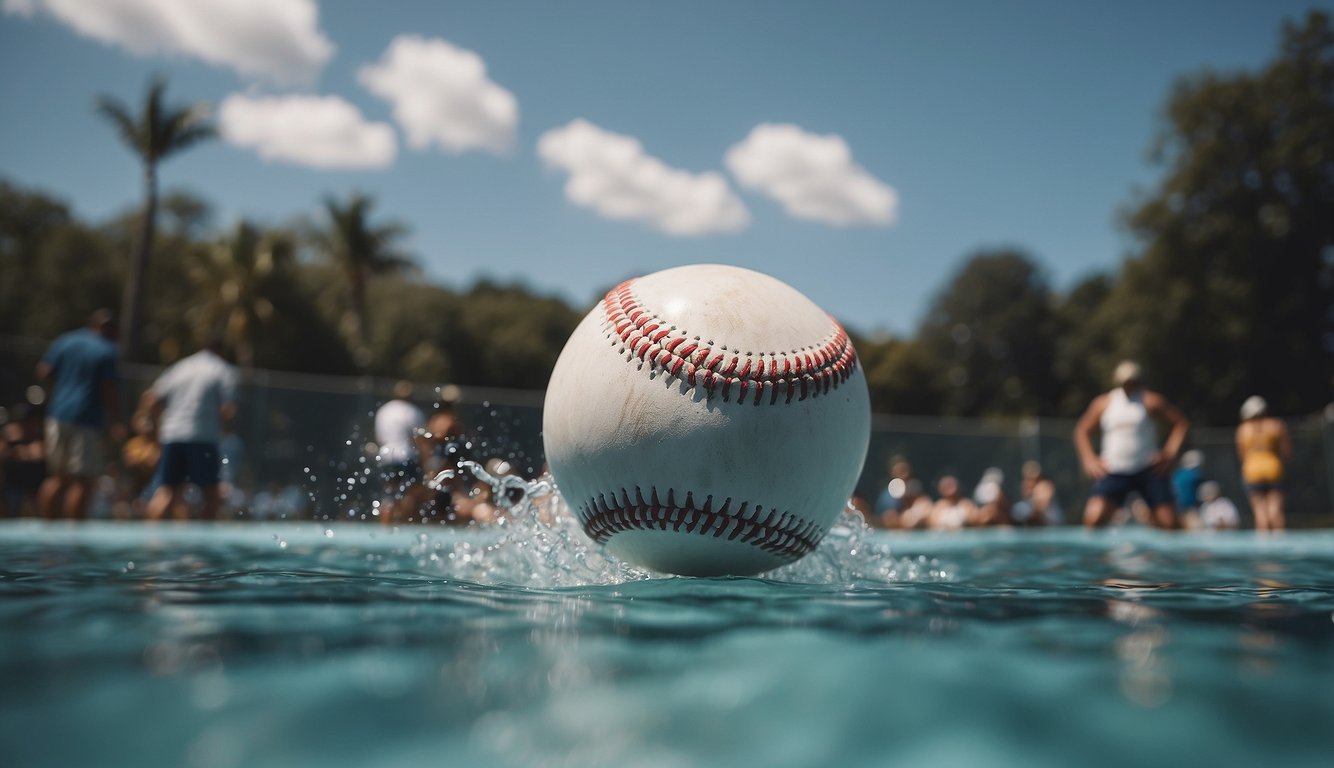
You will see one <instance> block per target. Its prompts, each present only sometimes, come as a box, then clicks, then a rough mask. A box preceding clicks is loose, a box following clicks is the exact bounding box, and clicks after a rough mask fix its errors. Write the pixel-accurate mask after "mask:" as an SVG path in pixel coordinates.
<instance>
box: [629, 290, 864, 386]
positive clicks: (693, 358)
mask: <svg viewBox="0 0 1334 768" xmlns="http://www.w3.org/2000/svg"><path fill="white" fill-rule="evenodd" d="M634 282H635V281H634V280H626V281H625V282H623V283H621V284H620V285H618V286H616V287H615V288H613V289H611V290H610V291H608V292H607V295H606V296H605V297H604V298H603V299H602V306H603V309H604V311H605V312H606V315H607V325H608V328H609V337H610V338H612V340H613V341H615V340H616V339H619V340H620V342H621V345H622V346H623V347H624V348H625V349H626V350H628V351H629V352H630V354H631V356H632V357H635V358H638V359H639V360H641V361H643V362H646V363H648V364H649V365H650V366H652V367H654V368H658V369H661V370H662V371H664V372H665V373H667V374H668V375H670V376H671V377H672V378H675V379H680V380H683V381H685V382H687V383H688V384H689V385H690V386H692V387H695V386H703V387H704V389H705V390H706V391H707V393H708V396H709V397H713V395H714V393H715V392H719V391H720V390H721V395H722V399H723V400H724V401H730V400H731V399H732V397H733V393H734V392H735V396H736V402H738V403H744V402H746V396H747V395H750V394H751V393H754V395H753V397H752V402H754V404H755V405H759V404H760V403H761V402H763V401H764V400H765V399H766V398H765V397H764V394H765V392H766V391H767V392H768V393H769V397H768V402H769V404H770V405H773V404H775V403H777V402H778V395H779V392H780V390H781V391H782V392H783V395H784V399H783V402H785V403H790V402H792V399H793V398H794V397H795V398H796V399H798V400H805V399H807V398H808V397H817V396H820V395H827V394H829V392H830V390H832V389H837V388H838V386H839V385H840V384H842V383H843V382H845V381H847V380H848V378H849V377H850V376H852V373H853V371H855V370H856V369H857V365H858V362H857V352H856V350H854V349H853V348H852V341H851V340H850V339H849V338H848V334H847V331H844V330H843V326H841V325H839V324H838V322H837V321H836V320H834V318H832V317H830V318H829V322H830V323H831V324H832V325H833V329H834V330H833V334H832V335H831V336H830V337H829V339H828V340H826V341H825V342H824V343H822V344H820V345H819V346H816V347H808V348H805V349H801V350H791V351H790V352H781V351H776V352H772V353H757V352H740V351H738V350H731V352H733V353H734V354H731V355H729V354H728V350H727V348H726V347H722V348H721V351H719V352H717V353H716V354H715V353H714V350H713V349H711V347H712V346H713V342H712V341H709V342H708V343H703V342H701V341H700V340H699V337H693V338H692V337H691V336H690V335H689V334H687V333H686V332H685V331H682V330H679V329H677V328H676V326H673V325H671V324H670V323H668V322H667V321H665V320H663V319H662V318H660V317H657V316H656V315H654V314H653V313H652V312H650V311H649V310H648V309H647V308H646V307H644V306H643V305H642V304H641V303H640V301H639V297H638V296H636V295H635V293H634V290H633V287H634ZM755 355H758V356H759V359H758V360H756V359H754V356H755ZM743 356H744V362H743ZM765 357H769V358H770V360H769V364H768V365H767V366H766V365H765V361H764V358H765ZM780 360H781V361H782V365H781V366H780V365H779V361H780ZM724 364H726V365H725V367H724Z"/></svg>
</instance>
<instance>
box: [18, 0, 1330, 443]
mask: <svg viewBox="0 0 1334 768" xmlns="http://www.w3.org/2000/svg"><path fill="white" fill-rule="evenodd" d="M97 111H98V112H99V114H101V115H102V116H103V117H105V118H106V119H107V120H108V121H109V124H110V125H111V127H113V128H114V129H115V130H116V131H117V132H118V133H119V135H120V136H121V138H122V139H123V141H124V143H125V144H126V146H127V147H128V148H130V149H131V150H132V151H133V152H135V154H136V155H137V156H138V157H139V158H140V160H141V161H142V164H143V169H144V178H145V185H144V186H145V192H144V200H143V203H142V205H140V206H139V207H138V208H137V209H136V210H134V211H132V212H128V213H125V214H123V215H120V216H116V217H113V218H112V219H111V220H110V221H105V222H99V223H88V222H83V221H79V220H78V219H77V218H76V217H75V216H74V215H73V213H72V212H71V210H70V208H69V206H68V205H66V204H65V203H64V202H62V201H61V200H59V199H56V198H54V197H52V196H49V195H47V194H45V193H43V192H42V191H39V190H35V189H28V188H23V187H21V186H19V185H17V184H15V183H13V182H9V181H4V180H0V274H2V275H3V276H4V279H3V280H0V333H3V334H8V335H22V336H32V337H40V338H51V337H54V336H55V335H57V334H59V333H61V332H63V331H65V330H69V329H70V328H72V327H76V326H78V325H80V324H81V323H82V322H83V320H84V319H85V317H86V316H87V314H88V312H89V311H91V310H92V309H94V308H96V307H100V306H109V307H121V308H122V314H123V316H124V320H125V324H126V325H127V327H126V328H125V330H124V332H123V333H124V339H123V344H124V351H125V355H126V357H127V358H128V359H132V360H136V361H141V362H149V363H166V362H170V361H172V360H174V359H176V358H178V357H180V356H181V355H182V354H185V353H188V352H189V351H191V350H192V349H193V348H194V347H195V346H196V345H197V344H198V343H199V342H200V341H201V340H202V339H203V337H204V336H205V335H208V334H211V333H217V332H221V333H222V334H223V335H224V337H225V340H226V342H227V343H228V344H229V345H230V347H231V348H232V349H233V350H234V352H235V355H236V358H237V361H238V363H239V364H241V365H242V366H254V367H260V368H271V369H279V370H292V371H302V372H313V373H329V374H358V375H373V376H381V377H408V378H412V379H417V380H422V381H440V382H444V381H451V382H456V383H458V384H462V385H485V386H495V387H521V388H541V387H544V386H545V384H546V380H547V377H548V375H549V373H550V370H551V368H552V366H553V365H554V363H555V359H556V356H557V355H558V354H559V352H560V349H561V347H562V345H563V344H564V342H565V339H566V338H567V336H568V335H569V333H570V331H572V330H573V328H574V326H575V324H576V323H577V322H578V320H579V318H580V317H581V316H582V314H583V312H584V311H586V309H587V308H586V307H571V306H570V305H569V304H567V303H566V302H565V301H563V300H561V299H559V298H556V297H552V296H544V295H540V294H539V293H537V292H535V291H533V290H532V289H530V288H529V287H527V286H525V285H524V284H522V283H521V282H515V283H511V284H499V283H496V282H494V281H489V280H483V281H479V282H477V283H476V284H474V285H472V286H471V287H469V288H467V289H452V288H448V287H444V286H440V285H434V284H431V283H430V282H429V281H426V280H425V279H424V278H423V276H422V273H421V271H420V268H419V267H418V265H417V264H416V262H415V260H414V259H413V258H412V256H411V254H408V253H406V252H405V251H404V250H403V249H402V248H401V243H402V241H403V238H404V235H405V234H406V232H407V229H406V227H405V226H404V225H403V224H402V223H401V222H397V221H395V220H393V219H392V218H383V217H381V216H380V215H379V214H378V213H377V211H376V210H375V202H374V200H373V199H372V198H370V197H368V196H365V195H362V194H359V193H357V192H351V193H348V194H345V195H343V196H330V197H328V198H326V199H324V200H323V201H320V203H319V206H318V208H317V210H316V211H315V212H314V213H313V214H312V215H311V216H310V217H308V218H306V219H305V220H303V221H299V222H294V223H287V224H282V225H272V224H260V223H257V222H253V221H241V222H238V223H236V224H235V225H233V226H231V227H230V228H227V229H221V228H219V227H217V226H215V222H214V221H213V217H212V214H211V209H210V206H209V204H208V202H207V200H206V199H204V198H203V197H201V196H199V195H196V194H193V193H189V192H184V191H171V192H168V193H166V194H165V195H161V197H159V192H158V189H157V166H158V164H159V163H160V162H162V161H163V160H165V159H167V158H169V157H171V156H172V155H173V154H175V153H177V152H181V151H185V150H187V149H188V148H189V147H190V146H192V145H194V144H196V143H198V142H199V141H204V140H208V139H209V138H210V137H211V136H212V127H211V126H210V125H208V123H207V118H206V117H205V115H206V112H205V111H204V110H201V109H199V108H197V107H195V106H186V107H179V106H172V105H169V104H167V103H166V101H165V84H164V83H163V82H161V81H156V82H154V83H153V84H152V85H151V86H150V88H149V91H148V94H147V96H146V98H145V101H144V104H143V105H142V107H141V109H139V110H138V111H134V110H131V109H130V108H128V107H126V106H125V105H123V104H119V103H116V102H114V101H113V100H110V99H102V100H100V101H99V102H98V105H97ZM1150 159H1151V161H1152V162H1153V163H1154V164H1155V165H1156V166H1157V167H1158V168H1160V170H1161V179H1160V181H1159V182H1158V184H1157V185H1156V187H1155V188H1153V189H1152V190H1150V191H1148V192H1146V193H1141V194H1139V195H1138V196H1136V197H1135V198H1134V199H1132V200H1130V201H1129V202H1128V203H1127V204H1126V205H1125V206H1124V207H1123V209H1122V210H1121V211H1120V212H1119V214H1120V217H1121V219H1122V221H1123V223H1124V226H1125V227H1126V229H1127V231H1128V232H1129V233H1130V235H1131V236H1132V239H1133V241H1134V243H1135V245H1134V247H1133V250H1132V251H1131V252H1130V253H1128V254H1127V255H1126V258H1125V260H1124V261H1123V263H1122V264H1120V265H1119V268H1118V269H1116V270H1114V271H1108V272H1106V273H1102V274H1094V275H1090V276H1088V277H1086V278H1085V279H1083V280H1082V281H1080V282H1078V283H1077V284H1075V285H1074V286H1072V287H1070V288H1069V289H1068V290H1064V291H1059V290H1056V289H1055V288H1054V287H1053V285H1052V284H1051V282H1050V278H1049V277H1048V276H1047V274H1046V272H1045V271H1044V269H1043V268H1042V266H1041V264H1040V263H1039V261H1038V260H1037V259H1036V258H1035V257H1034V256H1033V255H1032V254H1029V253H1027V252H1025V251H1023V250H1022V249H1018V248H1014V249H1002V250H983V251H979V252H976V253H973V254H969V255H968V256H967V258H966V260H965V262H964V264H963V266H962V267H961V268H960V269H959V270H958V271H957V272H955V273H954V274H953V275H950V276H949V277H948V278H947V279H946V281H945V282H944V283H943V285H942V286H941V287H940V288H939V290H938V291H937V292H936V293H935V295H934V296H933V299H932V301H931V303H930V306H929V310H928V312H927V313H926V315H925V317H923V318H922V319H921V321H920V324H919V325H918V327H917V328H916V329H915V332H914V333H912V334H911V335H909V336H906V337H902V338H900V337H871V336H866V335H863V334H859V333H857V329H849V330H850V332H851V333H852V334H853V336H854V340H855V342H856V345H857V349H858V351H859V353H860V355H861V358H862V361H863V365H864V367H865V371H866V375H867V380H868V384H869V386H870V390H871V397H872V403H873V406H874V408H875V409H876V410H877V411H879V412H886V413H900V414H932V415H943V416H963V417H982V418H988V417H1017V416H1058V417H1071V416H1074V415H1077V414H1078V413H1079V412H1080V411H1081V410H1082V409H1083V407H1084V405H1085V404H1087V402H1088V400H1089V399H1090V398H1092V397H1093V396H1094V395H1095V394H1096V393H1098V392H1100V391H1102V390H1105V389H1106V388H1107V387H1108V382H1107V376H1108V373H1109V371H1110V370H1111V368H1112V367H1113V366H1114V364H1115V362H1116V361H1117V360H1119V359H1122V358H1135V359H1138V360H1139V361H1140V362H1141V363H1143V364H1144V366H1145V368H1146V370H1147V371H1148V372H1149V377H1148V378H1149V380H1150V381H1149V383H1150V385H1151V386H1153V387H1154V388H1156V389H1159V390H1161V391H1163V392H1164V393H1165V394H1167V395H1168V396H1169V397H1170V398H1171V399H1172V400H1173V401H1175V402H1177V403H1178V404H1180V405H1181V407H1182V408H1183V409H1184V410H1186V411H1187V413H1188V414H1190V415H1191V417H1192V418H1194V419H1196V420H1198V421H1200V422H1202V423H1214V424H1228V423H1232V422H1234V421H1235V420H1236V408H1237V406H1238V405H1239V404H1240V403H1241V401H1242V400H1243V399H1245V398H1246V397H1247V396H1249V395H1251V394H1262V395H1264V396H1265V397H1266V398H1267V399H1268V400H1269V402H1270V404H1271V408H1272V409H1273V410H1274V411H1275V412H1277V413H1280V414H1284V413H1286V414H1302V413H1310V412H1313V411H1315V410H1318V409H1319V408H1322V407H1323V406H1325V405H1326V404H1327V403H1328V402H1329V400H1330V394H1331V391H1334V29H1331V25H1330V19H1329V17H1328V16H1327V15H1326V14H1324V13H1319V12H1312V13H1310V14H1308V16H1307V17H1306V18H1305V19H1303V20H1302V21H1300V22H1289V23H1287V24H1285V25H1284V28H1283V30H1282V33H1281V35H1280V44H1279V48H1278V51H1277V53H1276V55H1275V56H1274V57H1273V59H1272V60H1271V61H1270V62H1269V63H1268V64H1267V65H1266V66H1264V67H1263V68H1261V69H1260V70H1258V71H1255V72H1238V73H1229V74H1219V73H1209V72H1206V73H1201V74H1196V75H1192V76H1189V77H1185V78H1182V79H1180V80H1179V81H1178V82H1177V83H1176V84H1175V85H1174V87H1173V89H1172V91H1171V93H1170V96H1169V98H1168V99H1167V102H1166V105H1165V107H1164V110H1163V115H1162V120H1161V126H1160V129H1159V134H1158V135H1157V136H1156V137H1155V139H1154V141H1153V143H1152V146H1151V148H1150ZM145 296H148V297H151V301H144V300H143V297H145Z"/></svg>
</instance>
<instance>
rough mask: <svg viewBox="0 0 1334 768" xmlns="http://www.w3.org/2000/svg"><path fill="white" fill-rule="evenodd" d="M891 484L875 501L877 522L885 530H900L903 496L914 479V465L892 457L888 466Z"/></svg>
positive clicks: (875, 518) (899, 457) (900, 457)
mask: <svg viewBox="0 0 1334 768" xmlns="http://www.w3.org/2000/svg"><path fill="white" fill-rule="evenodd" d="M886 469H887V470H888V472H889V482H888V483H887V484H886V485H885V488H884V489H883V490H881V491H880V495H879V496H877V497H876V500H875V517H874V518H873V519H874V521H875V522H877V523H879V525H880V526H881V527H883V528H898V527H899V516H900V513H901V512H902V511H903V509H904V504H903V495H904V493H905V492H906V490H907V487H908V481H909V480H911V479H912V478H913V474H912V465H911V464H909V463H908V460H907V459H905V458H903V457H902V456H891V457H890V459H889V461H888V462H887V464H886Z"/></svg>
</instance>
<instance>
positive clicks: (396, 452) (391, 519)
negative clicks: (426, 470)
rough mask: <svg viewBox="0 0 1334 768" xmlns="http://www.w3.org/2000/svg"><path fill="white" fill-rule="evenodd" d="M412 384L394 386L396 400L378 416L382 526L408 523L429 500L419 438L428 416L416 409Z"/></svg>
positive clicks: (377, 414)
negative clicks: (381, 482) (423, 480)
mask: <svg viewBox="0 0 1334 768" xmlns="http://www.w3.org/2000/svg"><path fill="white" fill-rule="evenodd" d="M411 400H412V382H409V381H400V382H398V383H397V384H395V385H394V397H393V399H392V400H389V401H387V402H386V403H385V404H384V405H381V406H380V408H379V410H377V411H376V412H375V442H376V444H377V445H379V452H378V453H377V454H376V457H375V458H376V463H377V464H378V465H379V467H380V478H381V480H382V481H383V483H384V497H383V498H382V499H381V500H380V509H379V513H380V522H382V523H384V524H385V525H393V524H394V523H399V522H409V521H412V520H414V519H415V518H416V516H417V512H418V511H419V510H420V509H421V506H422V504H423V503H424V502H425V500H426V498H427V493H426V486H425V485H424V484H423V483H422V462H421V455H420V450H419V447H418V437H419V436H420V435H421V433H422V431H423V430H424V429H425V427H426V416H425V415H424V414H423V413H422V410H421V409H420V408H418V407H417V406H415V405H413V404H412V402H411Z"/></svg>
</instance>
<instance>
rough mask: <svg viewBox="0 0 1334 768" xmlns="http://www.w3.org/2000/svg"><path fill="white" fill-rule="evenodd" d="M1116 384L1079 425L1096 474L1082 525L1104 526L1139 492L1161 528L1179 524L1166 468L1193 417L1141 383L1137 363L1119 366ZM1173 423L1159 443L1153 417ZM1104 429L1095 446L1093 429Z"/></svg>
mask: <svg viewBox="0 0 1334 768" xmlns="http://www.w3.org/2000/svg"><path fill="white" fill-rule="evenodd" d="M1113 379H1114V380H1115V383H1116V387H1115V388H1114V389H1112V390H1111V391H1110V392H1107V393H1105V394H1102V395H1099V396H1097V397H1095V398H1094V399H1093V402H1091V403H1089V407H1088V410H1086V411H1085V412H1084V415H1083V416H1081V417H1080V418H1079V422H1078V423H1077V424H1076V425H1075V435H1074V437H1075V448H1076V449H1077V450H1078V451H1079V459H1080V463H1081V464H1082V465H1083V467H1084V472H1085V473H1086V474H1087V475H1088V476H1089V477H1090V478H1092V479H1093V481H1094V482H1093V487H1092V488H1091V489H1090V490H1089V500H1088V503H1087V504H1086V505H1085V507H1084V524H1085V525H1087V526H1089V527H1099V526H1102V525H1105V524H1106V523H1107V522H1108V521H1109V520H1110V519H1111V517H1112V515H1113V513H1115V512H1116V510H1118V509H1120V508H1121V507H1122V506H1123V505H1124V504H1125V502H1126V497H1127V496H1128V495H1129V494H1130V493H1131V492H1135V493H1138V494H1139V495H1140V497H1141V498H1142V499H1143V500H1144V503H1145V504H1148V505H1149V508H1150V509H1151V510H1152V513H1153V514H1152V522H1153V524H1154V525H1155V526H1157V527H1159V528H1167V529H1172V528H1176V527H1177V515H1176V504H1175V503H1174V501H1173V499H1172V487H1171V484H1170V483H1169V482H1168V473H1169V472H1171V469H1172V464H1173V462H1175V461H1176V458H1177V455H1178V454H1179V453H1180V451H1181V445H1182V443H1184V442H1185V441H1186V434H1187V433H1188V432H1189V431H1190V422H1189V421H1187V420H1186V417H1185V416H1184V415H1183V414H1182V413H1181V411H1179V410H1177V408H1176V407H1175V406H1173V405H1172V404H1171V403H1169V402H1168V401H1167V399H1166V398H1164V397H1163V396H1162V395H1160V394H1158V393H1157V392H1153V391H1150V390H1148V389H1145V388H1144V386H1143V384H1141V370H1140V367H1139V364H1138V363H1135V362H1132V361H1130V360H1126V361H1123V362H1121V364H1119V365H1117V366H1116V371H1115V373H1114V375H1113ZM1158 419H1160V420H1162V421H1164V422H1166V423H1167V424H1169V425H1170V427H1171V431H1170V432H1169V433H1168V436H1167V441H1166V442H1165V443H1164V444H1163V446H1162V447H1161V448H1159V447H1158V433H1157V429H1156V427H1155V425H1154V421H1155V420H1158ZM1095 430H1101V432H1102V449H1101V450H1100V451H1098V452H1094V450H1093V433H1094V431H1095Z"/></svg>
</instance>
